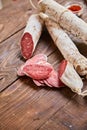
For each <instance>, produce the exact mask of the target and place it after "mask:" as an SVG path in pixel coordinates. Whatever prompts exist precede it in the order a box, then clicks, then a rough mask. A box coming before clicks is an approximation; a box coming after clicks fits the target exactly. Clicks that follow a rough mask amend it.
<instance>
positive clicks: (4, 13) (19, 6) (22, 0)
mask: <svg viewBox="0 0 87 130" xmlns="http://www.w3.org/2000/svg"><path fill="white" fill-rule="evenodd" d="M32 12H33V9H32V7H31V5H30V3H29V1H28V0H17V1H15V2H14V1H12V0H11V1H9V2H8V4H7V5H6V6H5V7H4V8H3V9H2V10H0V24H3V25H4V27H3V30H2V31H1V32H0V42H2V41H3V40H5V39H7V38H8V37H10V36H11V35H13V34H14V33H16V32H17V31H18V30H20V29H21V28H23V27H24V26H25V25H26V22H27V19H28V17H29V16H30V15H31V13H32Z"/></svg>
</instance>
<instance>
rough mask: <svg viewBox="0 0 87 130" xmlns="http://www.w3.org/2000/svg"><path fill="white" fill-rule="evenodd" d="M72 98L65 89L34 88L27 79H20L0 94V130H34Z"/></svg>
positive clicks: (70, 93) (71, 94)
mask: <svg viewBox="0 0 87 130" xmlns="http://www.w3.org/2000/svg"><path fill="white" fill-rule="evenodd" d="M66 93H69V95H67V97H65V95H66ZM72 96H73V93H72V92H71V91H70V90H69V89H67V88H61V89H55V88H54V89H52V88H49V87H47V86H46V87H37V86H36V85H34V83H33V82H32V80H31V79H30V78H26V77H24V78H21V79H19V80H17V81H16V82H15V83H14V84H12V85H11V86H9V87H8V88H7V89H6V90H4V91H3V92H2V93H1V95H0V128H1V130H7V129H8V130H9V129H10V128H11V129H13V130H15V129H16V130H19V129H22V130H27V129H29V130H36V129H38V128H39V127H40V126H41V125H42V124H43V123H44V122H46V121H47V120H48V119H49V118H50V117H51V116H52V115H53V114H54V113H55V112H56V111H58V110H59V109H61V108H62V107H63V106H64V105H65V104H67V103H68V102H69V101H70V99H71V97H72Z"/></svg>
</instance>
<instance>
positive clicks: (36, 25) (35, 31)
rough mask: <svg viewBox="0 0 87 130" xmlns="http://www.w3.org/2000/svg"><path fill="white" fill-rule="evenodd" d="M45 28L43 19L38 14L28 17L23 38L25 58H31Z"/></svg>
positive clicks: (22, 49) (22, 48)
mask: <svg viewBox="0 0 87 130" xmlns="http://www.w3.org/2000/svg"><path fill="white" fill-rule="evenodd" d="M42 28H43V21H42V19H41V18H40V17H39V15H38V14H34V15H31V16H30V17H29V19H28V22H27V25H26V27H25V30H24V33H23V36H22V38H21V43H20V44H21V53H22V56H23V57H24V58H25V59H29V58H30V57H31V56H32V54H33V52H34V50H35V47H36V45H37V43H38V40H39V38H40V36H41V32H42Z"/></svg>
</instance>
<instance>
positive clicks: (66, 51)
mask: <svg viewBox="0 0 87 130" xmlns="http://www.w3.org/2000/svg"><path fill="white" fill-rule="evenodd" d="M40 16H41V17H42V18H43V19H44V20H45V24H46V27H47V29H48V32H49V33H50V35H51V37H52V39H53V41H54V43H55V45H56V46H57V47H58V48H59V50H60V51H61V53H62V55H63V56H64V58H65V59H66V60H67V61H69V62H70V63H72V64H73V65H74V67H75V69H76V71H77V72H78V73H79V74H80V75H87V59H86V58H85V57H84V56H83V55H82V54H80V52H79V50H78V49H77V47H76V46H75V44H74V43H73V41H72V40H71V39H70V38H69V36H68V35H67V34H66V33H65V32H64V30H63V29H62V28H61V27H60V26H59V25H58V24H57V23H55V22H54V21H52V20H51V19H49V17H48V16H47V15H45V14H43V13H40Z"/></svg>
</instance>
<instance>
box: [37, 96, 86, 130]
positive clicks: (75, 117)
mask: <svg viewBox="0 0 87 130" xmlns="http://www.w3.org/2000/svg"><path fill="white" fill-rule="evenodd" d="M77 99H78V100H77ZM80 101H81V102H80ZM81 103H82V104H81ZM52 124H53V125H52ZM50 127H51V129H50ZM54 128H55V130H57V128H59V129H60V128H62V130H63V129H64V130H87V98H81V97H79V96H78V98H77V96H74V98H73V99H72V100H71V101H70V102H69V103H67V104H65V106H64V107H63V108H62V109H61V110H58V112H57V113H56V114H54V115H53V117H52V118H51V119H49V121H47V122H46V123H45V124H44V125H43V126H42V127H41V128H40V130H44V129H45V130H53V129H54Z"/></svg>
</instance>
